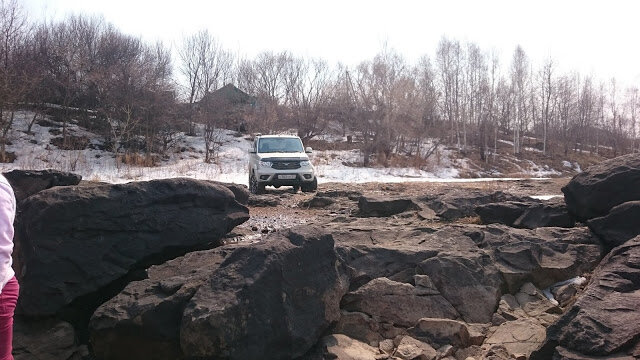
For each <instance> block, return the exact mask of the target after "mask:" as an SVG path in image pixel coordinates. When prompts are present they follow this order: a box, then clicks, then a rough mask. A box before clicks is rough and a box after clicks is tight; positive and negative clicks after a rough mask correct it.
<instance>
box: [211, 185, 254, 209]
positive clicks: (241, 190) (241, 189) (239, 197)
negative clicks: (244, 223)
mask: <svg viewBox="0 0 640 360" xmlns="http://www.w3.org/2000/svg"><path fill="white" fill-rule="evenodd" d="M211 183H213V184H220V185H222V186H224V187H226V188H227V189H229V190H231V192H232V193H233V195H234V196H235V197H236V201H237V202H239V203H240V204H242V205H247V204H248V202H249V196H250V193H249V189H248V188H247V187H246V186H245V185H240V184H235V183H222V182H216V181H211Z"/></svg>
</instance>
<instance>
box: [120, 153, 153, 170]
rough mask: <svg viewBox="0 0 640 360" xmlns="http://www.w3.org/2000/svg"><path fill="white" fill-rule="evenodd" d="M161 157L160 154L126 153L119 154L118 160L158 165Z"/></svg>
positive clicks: (136, 164) (134, 164)
mask: <svg viewBox="0 0 640 360" xmlns="http://www.w3.org/2000/svg"><path fill="white" fill-rule="evenodd" d="M159 160H160V158H159V156H158V155H155V154H154V155H147V154H139V153H126V154H121V155H118V157H117V161H118V162H119V163H121V164H125V165H133V166H142V167H153V166H156V165H157V164H158V162H159Z"/></svg>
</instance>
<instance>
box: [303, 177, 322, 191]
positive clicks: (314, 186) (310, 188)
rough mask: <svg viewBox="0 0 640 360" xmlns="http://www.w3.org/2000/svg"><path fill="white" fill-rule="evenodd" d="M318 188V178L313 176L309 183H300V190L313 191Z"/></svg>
mask: <svg viewBox="0 0 640 360" xmlns="http://www.w3.org/2000/svg"><path fill="white" fill-rule="evenodd" d="M316 190H318V179H317V178H314V179H313V181H312V182H310V183H309V184H302V192H314V191H316Z"/></svg>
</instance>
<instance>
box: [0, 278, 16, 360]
mask: <svg viewBox="0 0 640 360" xmlns="http://www.w3.org/2000/svg"><path fill="white" fill-rule="evenodd" d="M19 292H20V286H19V285H18V281H17V280H16V278H15V277H14V278H12V279H11V280H9V282H8V283H7V284H6V285H5V286H4V288H3V289H2V292H1V293H0V360H13V356H12V355H11V349H12V343H13V312H14V311H15V309H16V303H17V302H18V293H19Z"/></svg>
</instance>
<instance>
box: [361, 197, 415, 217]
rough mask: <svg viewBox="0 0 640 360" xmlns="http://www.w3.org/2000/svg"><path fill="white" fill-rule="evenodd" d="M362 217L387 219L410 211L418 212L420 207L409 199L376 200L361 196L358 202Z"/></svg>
mask: <svg viewBox="0 0 640 360" xmlns="http://www.w3.org/2000/svg"><path fill="white" fill-rule="evenodd" d="M358 208H359V209H360V216H363V217H387V216H392V215H396V214H400V213H402V212H405V211H408V210H418V207H417V206H416V204H415V203H414V202H413V200H412V199H409V198H376V197H370V196H361V197H360V199H359V200H358Z"/></svg>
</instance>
